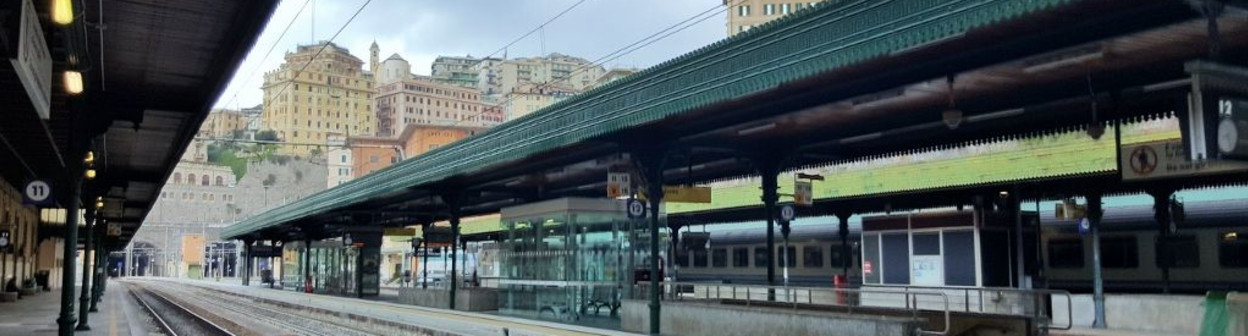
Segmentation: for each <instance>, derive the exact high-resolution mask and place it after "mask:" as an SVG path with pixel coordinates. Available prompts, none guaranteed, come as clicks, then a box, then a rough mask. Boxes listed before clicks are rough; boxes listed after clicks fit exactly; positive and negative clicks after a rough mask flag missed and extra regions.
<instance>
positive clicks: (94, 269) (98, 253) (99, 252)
mask: <svg viewBox="0 0 1248 336" xmlns="http://www.w3.org/2000/svg"><path fill="white" fill-rule="evenodd" d="M102 228H103V227H101V226H97V227H95V229H94V230H92V231H91V235H93V236H96V243H95V251H94V253H93V255H92V257H91V260H92V261H91V275H90V277H91V307H90V308H88V309H87V312H91V313H95V312H99V311H100V310H99V308H98V307H97V306H98V305H99V302H100V294H101V293H103V292H104V282H103V281H104V279H103V278H104V277H103V276H100V273H103V272H102V270H103V267H104V264H105V263H107V262H106V261H104V259H103V258H102V256H103V255H104V234H103V233H104V232H103V231H104V230H101V229H102ZM83 276H87V275H86V274H83Z"/></svg>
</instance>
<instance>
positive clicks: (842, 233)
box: [836, 210, 854, 281]
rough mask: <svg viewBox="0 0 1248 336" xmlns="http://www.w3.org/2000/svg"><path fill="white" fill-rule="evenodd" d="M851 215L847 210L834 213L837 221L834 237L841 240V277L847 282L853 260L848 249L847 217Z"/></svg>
mask: <svg viewBox="0 0 1248 336" xmlns="http://www.w3.org/2000/svg"><path fill="white" fill-rule="evenodd" d="M853 215H854V213H852V212H849V211H848V210H841V211H837V212H836V219H837V220H838V221H839V223H838V224H837V231H836V235H837V236H839V237H840V238H841V275H842V276H845V280H846V281H848V280H849V265H850V264H852V263H853V258H852V257H851V256H850V253H852V252H851V249H850V248H849V217H850V216H853Z"/></svg>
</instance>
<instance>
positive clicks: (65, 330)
mask: <svg viewBox="0 0 1248 336" xmlns="http://www.w3.org/2000/svg"><path fill="white" fill-rule="evenodd" d="M70 157H76V156H74V155H71V156H70ZM68 161H69V167H68V168H69V169H68V171H69V178H68V179H66V180H67V182H69V187H68V188H65V189H66V190H69V195H67V197H65V198H64V199H65V200H67V201H68V202H69V207H68V209H67V211H66V212H65V213H66V216H65V247H64V250H63V251H62V252H63V253H64V256H65V258H64V259H62V260H61V271H62V276H61V313H60V317H58V318H57V319H56V323H57V326H58V328H57V334H59V335H61V336H72V335H73V334H74V324H75V323H76V322H78V320H77V319H75V318H74V266H75V265H74V264H75V263H76V262H75V261H74V259H75V257H76V256H77V253H78V215H77V214H78V204H79V203H80V202H81V200H80V199H79V197H78V196H79V192H80V191H81V186H80V185H79V181H80V179H81V177H80V176H79V173H80V166H79V163H78V162H79V161H78V160H73V159H71V160H68ZM127 266H129V265H127Z"/></svg>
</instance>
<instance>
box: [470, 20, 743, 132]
mask: <svg viewBox="0 0 1248 336" xmlns="http://www.w3.org/2000/svg"><path fill="white" fill-rule="evenodd" d="M745 1H746V0H737V1H736V2H734V3H732V4H723V5H715V6H713V7H711V8H709V9H707V10H705V11H702V12H701V13H698V14H694V15H693V16H691V17H689V18H687V19H684V20H682V21H680V22H677V23H675V24H673V25H671V26H668V27H667V28H664V29H662V30H659V31H657V32H655V33H653V34H650V35H649V36H646V37H645V38H642V39H640V40H637V41H636V42H633V43H631V44H629V45H626V46H624V47H622V48H620V49H617V50H616V51H613V52H611V53H608V54H606V55H603V56H601V57H599V58H598V59H596V60H594V61H593V62H590V63H588V64H584V65H582V66H580V67H578V68H576V69H574V70H573V71H572V72H569V73H568V75H567V76H563V77H559V78H557V79H555V80H552V81H550V82H546V83H542V84H541V85H539V86H538V87H537V88H536V90H537V91H539V92H540V91H541V90H542V89H546V88H549V87H550V86H551V85H554V84H559V83H562V82H566V81H567V80H569V79H572V78H573V77H575V76H576V75H577V74H579V73H581V72H583V71H585V70H587V69H591V68H594V67H600V66H603V65H604V64H607V63H609V62H611V61H614V60H616V59H619V58H620V57H623V56H625V55H628V54H631V53H633V52H635V51H637V50H640V49H642V48H645V47H647V46H649V45H651V44H654V43H655V42H658V41H661V40H663V39H666V38H667V37H669V36H672V35H673V34H676V33H679V32H681V31H684V30H685V29H689V27H692V26H694V25H697V24H699V23H702V22H703V21H706V20H707V19H710V18H711V17H714V16H716V15H719V14H720V13H723V12H725V11H727V10H728V9H729V8H731V7H732V6H736V5H739V4H741V3H744V2H745ZM717 9H718V10H717ZM708 13H710V14H711V15H707V14H708ZM695 20H696V21H695ZM690 21H693V22H690ZM673 29H675V30H673ZM515 99H516V96H515V95H512V94H510V93H508V98H507V99H506V100H504V101H503V102H501V103H498V104H494V105H492V106H490V107H489V108H485V109H482V110H481V112H478V113H476V114H473V115H471V116H470V117H469V118H467V119H462V120H458V121H456V122H455V123H454V124H452V126H455V125H459V124H461V123H463V122H465V121H470V120H473V119H477V118H479V117H480V116H481V115H483V114H484V113H485V112H486V111H491V110H494V109H499V108H502V107H503V106H505V105H507V104H509V103H511V102H512V101H513V100H515Z"/></svg>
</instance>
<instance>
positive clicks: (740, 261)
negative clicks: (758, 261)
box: [732, 247, 750, 267]
mask: <svg viewBox="0 0 1248 336" xmlns="http://www.w3.org/2000/svg"><path fill="white" fill-rule="evenodd" d="M732 267H750V249H749V248H748V247H738V248H735V249H732Z"/></svg>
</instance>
